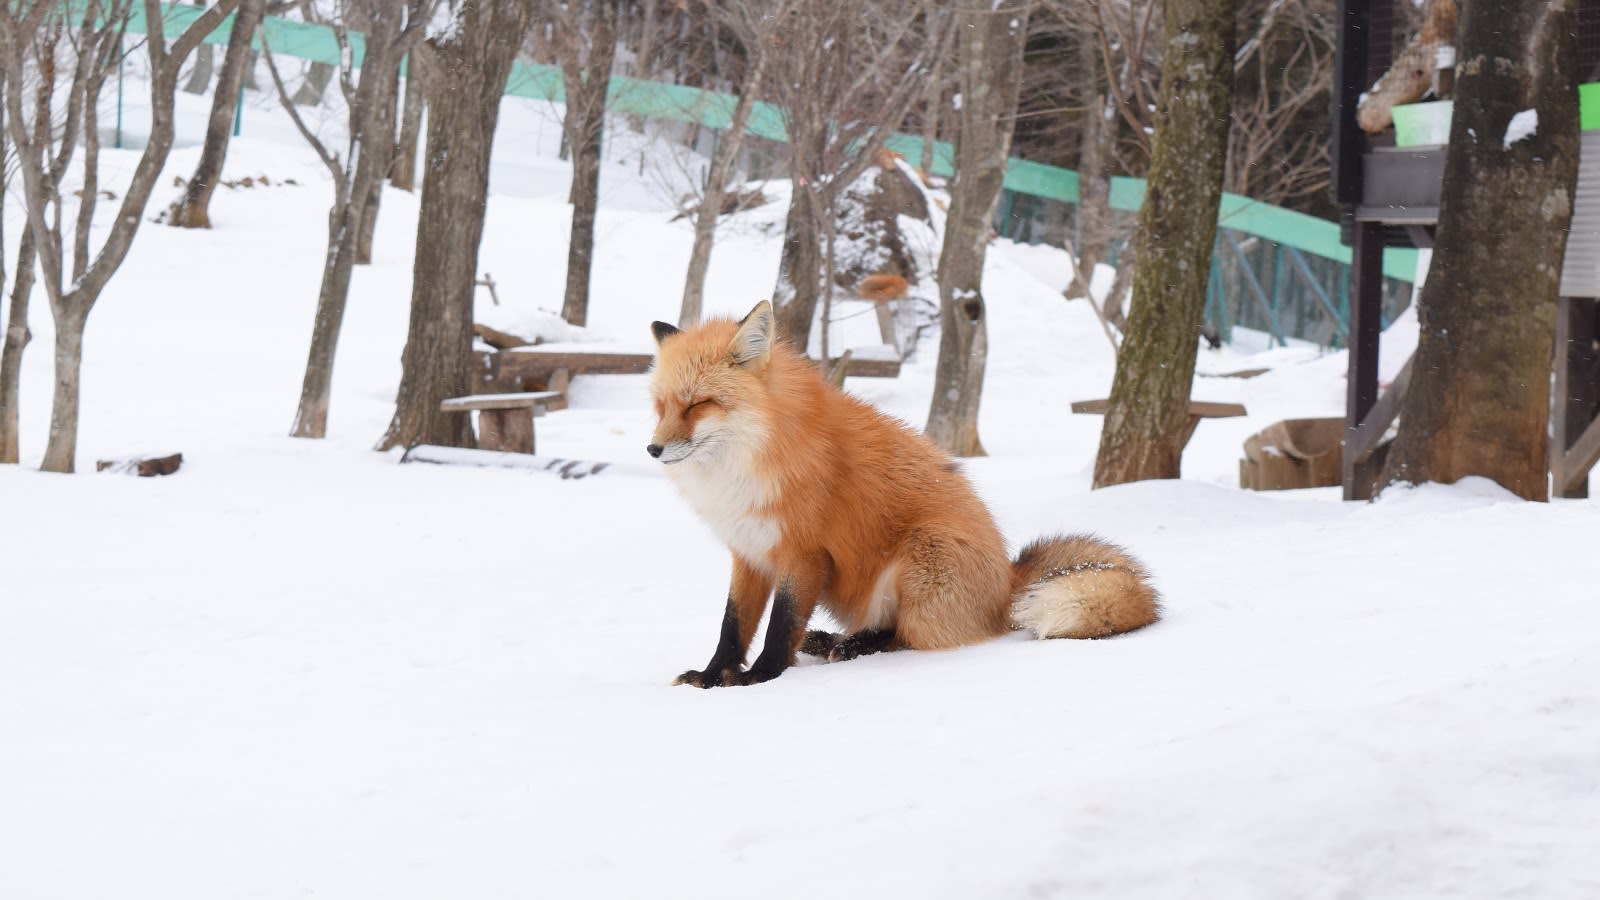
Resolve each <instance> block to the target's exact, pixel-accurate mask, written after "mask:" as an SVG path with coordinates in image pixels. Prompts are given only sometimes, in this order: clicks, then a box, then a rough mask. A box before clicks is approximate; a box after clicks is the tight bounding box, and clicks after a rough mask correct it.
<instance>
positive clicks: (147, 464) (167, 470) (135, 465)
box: [94, 453, 183, 478]
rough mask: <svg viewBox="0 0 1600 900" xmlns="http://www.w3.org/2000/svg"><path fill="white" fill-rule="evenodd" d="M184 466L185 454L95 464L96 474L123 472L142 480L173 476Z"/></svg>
mask: <svg viewBox="0 0 1600 900" xmlns="http://www.w3.org/2000/svg"><path fill="white" fill-rule="evenodd" d="M181 465H183V454H182V453H173V454H169V455H167V456H135V457H130V458H128V459H102V460H100V461H99V462H96V463H95V464H94V470H95V471H96V472H105V471H108V470H109V471H112V472H121V473H126V474H129V475H137V476H139V477H140V478H154V477H155V476H157V475H171V474H172V473H173V472H176V471H178V467H179V466H181Z"/></svg>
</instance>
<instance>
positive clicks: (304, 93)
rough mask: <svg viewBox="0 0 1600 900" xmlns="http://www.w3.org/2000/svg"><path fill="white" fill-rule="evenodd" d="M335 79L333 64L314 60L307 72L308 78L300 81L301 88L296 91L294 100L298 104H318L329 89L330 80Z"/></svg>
mask: <svg viewBox="0 0 1600 900" xmlns="http://www.w3.org/2000/svg"><path fill="white" fill-rule="evenodd" d="M332 80H333V66H331V65H328V64H327V63H321V62H314V63H312V64H311V70H310V71H309V72H307V73H306V80H305V81H302V82H300V89H299V90H297V91H295V92H294V102H295V104H296V105H298V106H316V105H318V104H320V103H321V102H322V94H323V92H324V91H326V90H327V89H328V82H330V81H332Z"/></svg>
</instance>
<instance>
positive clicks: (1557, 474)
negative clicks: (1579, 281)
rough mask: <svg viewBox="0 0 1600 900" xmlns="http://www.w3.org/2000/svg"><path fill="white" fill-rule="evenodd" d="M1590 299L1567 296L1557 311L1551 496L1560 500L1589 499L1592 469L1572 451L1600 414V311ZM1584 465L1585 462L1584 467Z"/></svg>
mask: <svg viewBox="0 0 1600 900" xmlns="http://www.w3.org/2000/svg"><path fill="white" fill-rule="evenodd" d="M1596 302H1597V301H1595V300H1593V299H1590V298H1587V297H1562V298H1561V301H1560V305H1559V306H1558V307H1557V310H1556V353H1555V390H1554V392H1553V395H1552V396H1553V400H1554V402H1553V405H1552V407H1551V410H1550V492H1551V494H1553V495H1554V496H1557V497H1568V498H1579V497H1587V496H1589V470H1590V469H1591V468H1593V467H1594V463H1595V461H1594V459H1592V458H1591V459H1589V460H1588V461H1587V462H1586V463H1583V457H1582V454H1574V453H1573V452H1572V450H1573V449H1574V448H1575V447H1576V445H1577V444H1578V443H1580V442H1581V441H1582V440H1583V437H1584V436H1587V434H1588V433H1589V432H1591V431H1592V430H1593V429H1592V427H1591V423H1593V422H1594V421H1595V414H1596V413H1597V412H1600V354H1597V352H1596V347H1595V342H1596V340H1597V338H1600V313H1597V310H1596ZM1579 463H1583V464H1582V465H1579Z"/></svg>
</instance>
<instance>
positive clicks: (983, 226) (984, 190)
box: [926, 0, 1029, 456]
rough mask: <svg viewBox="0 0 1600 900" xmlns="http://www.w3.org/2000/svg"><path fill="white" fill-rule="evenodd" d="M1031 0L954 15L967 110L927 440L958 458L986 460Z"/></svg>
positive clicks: (970, 5)
mask: <svg viewBox="0 0 1600 900" xmlns="http://www.w3.org/2000/svg"><path fill="white" fill-rule="evenodd" d="M1028 13H1029V0H997V2H993V3H992V4H991V3H984V4H983V5H981V6H979V5H975V3H974V0H966V2H965V3H963V4H962V5H960V6H958V7H957V8H956V20H955V27H956V32H957V34H958V35H959V38H958V39H957V47H958V49H957V63H956V64H957V66H958V70H959V73H960V85H961V107H960V108H959V109H958V110H956V114H955V115H956V135H955V138H956V141H955V151H956V153H955V170H956V171H955V180H954V181H953V182H951V185H950V215H949V216H948V217H946V219H945V226H944V248H943V249H942V250H941V251H940V253H939V310H940V312H939V327H940V334H939V367H938V370H937V372H936V374H935V376H934V380H933V402H932V405H931V407H930V408H929V410H928V426H927V429H926V431H927V435H928V437H929V438H930V439H932V441H933V442H934V443H935V444H938V445H939V446H940V447H943V448H944V449H945V450H947V451H949V452H950V453H951V454H953V455H955V456H983V455H985V454H984V450H983V442H982V441H980V440H979V439H978V405H979V402H980V401H981V400H982V398H983V372H984V367H985V364H986V363H987V361H988V352H989V341H988V323H987V319H986V315H985V309H984V301H983V263H984V259H985V257H986V256H987V253H988V249H989V234H990V225H991V223H992V222H993V221H994V211H995V204H996V203H997V202H998V201H999V199H1000V187H1001V183H1002V182H1003V181H1004V180H1005V174H1006V159H1007V157H1009V156H1010V155H1011V132H1012V129H1013V128H1014V127H1015V125H1016V113H1017V91H1018V89H1019V87H1020V85H1021V81H1022V50H1023V45H1024V42H1025V40H1026V38H1027V31H1028V26H1027V23H1028Z"/></svg>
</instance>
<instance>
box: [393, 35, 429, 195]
mask: <svg viewBox="0 0 1600 900" xmlns="http://www.w3.org/2000/svg"><path fill="white" fill-rule="evenodd" d="M426 77H427V73H426V72H425V71H424V64H423V62H422V57H421V56H420V55H418V54H416V53H413V54H411V56H410V58H409V59H408V60H407V62H406V71H405V90H404V91H402V92H401V93H402V97H401V98H400V103H401V111H400V133H399V134H398V135H397V136H396V138H395V144H394V159H393V160H392V161H390V163H389V183H390V184H392V185H394V186H395V187H397V188H399V189H400V190H402V191H414V190H416V188H417V143H418V140H417V139H418V137H420V136H421V134H422V107H423V96H424V92H423V86H422V84H423V79H425V78H426Z"/></svg>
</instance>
